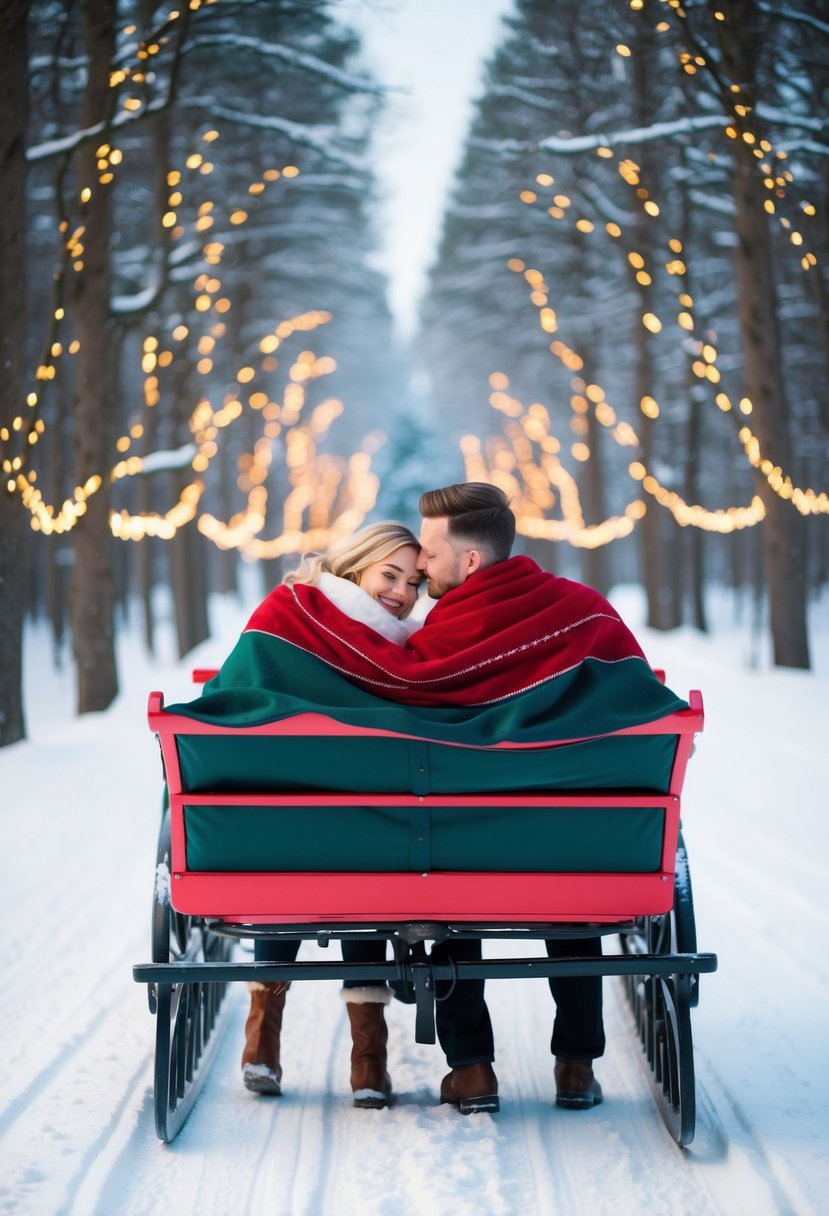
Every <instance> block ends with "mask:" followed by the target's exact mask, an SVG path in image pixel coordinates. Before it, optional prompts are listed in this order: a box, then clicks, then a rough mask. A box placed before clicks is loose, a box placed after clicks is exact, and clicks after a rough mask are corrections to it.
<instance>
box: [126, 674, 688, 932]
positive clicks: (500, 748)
mask: <svg viewBox="0 0 829 1216" xmlns="http://www.w3.org/2000/svg"><path fill="white" fill-rule="evenodd" d="M149 716H150V725H151V728H152V729H153V730H154V731H156V733H157V734H158V737H159V740H160V743H161V749H162V755H163V760H164V768H165V776H166V780H167V785H168V793H169V801H170V809H171V826H172V869H173V878H174V882H173V900H174V904H175V906H177V907H181V909H182V910H186V911H198V912H200V913H201V914H208V913H210V914H215V915H231V913H230V912H229V911H228V909H227V906H226V905H223V906H222V907H223V910H221V911H219V910H217V909H216V908H215V907H213V909H212V912H211V910H210V909H209V908H207V907H206V906H202V907H196V906H193V904H192V903H191V902H190V894H191V893H192V896H193V898H194V899H195V900H196V901H197V902H198V900H199V899H201V898H209V899H210V900H213V899H214V898H222V899H224V898H225V897H226V896H227V897H228V898H230V892H231V890H232V892H233V894H232V899H233V900H234V901H236V903H238V901H240V900H242V901H244V902H246V907H247V914H248V915H249V916H251V917H252V918H259V919H262V918H272V919H274V920H284V919H285V915H286V914H287V913H286V909H285V908H284V907H283V906H282V904H281V903H280V900H281V899H282V896H284V894H285V892H286V891H287V890H288V889H289V888H290V890H291V891H292V892H296V894H292V895H291V896H290V900H289V902H290V903H291V913H290V916H291V918H293V917H295V916H296V915H298V912H297V911H296V909H295V904H296V902H297V899H299V900H300V902H301V901H302V899H303V898H305V899H306V900H307V902H308V905H309V906H308V907H307V909H306V911H305V913H304V914H303V915H302V917H301V919H303V920H308V919H315V918H316V917H317V916H319V917H320V918H323V919H324V918H325V917H332V916H333V917H335V918H336V917H339V916H342V915H356V914H357V913H358V912H360V911H362V912H363V913H364V914H365V915H366V916H368V917H369V918H370V917H371V916H374V915H381V912H380V906H379V905H378V906H377V910H376V911H375V910H374V907H375V905H374V904H373V903H372V900H371V899H368V901H367V902H365V903H364V905H362V904H361V905H360V906H359V907H358V906H357V905H356V904H354V903H353V899H354V892H353V891H351V893H350V894H349V896H348V899H349V900H350V901H352V903H351V904H350V905H349V907H347V908H340V907H337V906H335V905H336V904H337V899H339V898H340V897H337V898H335V899H333V902H332V900H331V899H329V895H331V894H332V893H333V891H334V888H335V887H336V888H338V889H341V890H343V891H345V890H349V891H350V888H351V886H354V887H355V890H356V883H351V882H350V880H357V879H362V880H363V882H364V884H366V889H368V888H370V887H372V885H373V886H375V887H377V888H378V890H379V889H380V888H382V889H383V891H384V892H385V894H383V895H382V897H381V896H378V899H379V900H380V904H382V908H383V913H382V914H383V915H387V916H389V917H390V918H392V919H394V918H395V915H396V913H395V912H394V910H393V908H392V906H391V905H390V903H389V891H390V890H391V886H390V884H391V881H392V879H395V880H396V884H397V888H398V889H400V890H402V889H404V888H407V887H413V889H412V891H411V893H410V895H411V898H416V897H417V890H418V889H420V890H423V889H424V884H423V883H422V881H421V882H420V885H419V888H418V883H414V886H413V883H412V880H413V879H417V880H423V879H424V878H427V879H429V880H432V881H431V883H430V889H431V890H434V889H435V888H436V887H443V888H445V887H446V880H447V879H448V878H449V877H450V876H452V877H453V878H454V879H456V882H455V884H454V885H455V887H456V889H457V890H458V891H461V890H462V889H464V890H472V889H473V887H474V886H475V883H474V882H473V883H472V887H470V880H472V879H474V878H475V876H479V880H478V888H479V889H480V890H482V888H481V885H480V880H481V879H483V877H484V876H491V875H492V874H495V873H497V874H501V875H508V876H510V879H509V883H508V886H511V887H512V888H513V889H514V892H515V893H516V894H517V887H518V886H520V884H521V878H520V876H524V879H525V880H526V882H525V885H526V883H529V884H530V885H532V884H533V883H534V882H536V880H537V879H538V877H539V876H545V877H547V878H549V877H550V876H556V877H557V879H558V882H557V884H556V887H557V889H558V890H559V891H563V890H564V888H567V887H569V888H573V880H574V879H578V878H579V877H581V878H582V879H584V878H585V877H587V876H596V877H598V876H606V877H607V879H608V880H609V879H611V878H613V877H614V876H615V877H616V878H619V879H621V880H622V884H623V885H625V879H632V878H636V877H642V878H643V879H645V880H646V881H647V882H649V885H650V887H652V888H653V890H654V892H659V897H660V899H661V901H662V902H663V903H664V902H665V899H666V898H667V895H666V892H665V889H664V888H665V885H666V880H667V878H668V877H669V876H670V877H672V875H673V864H674V855H675V851H676V839H677V833H678V825H679V808H680V795H681V789H682V783H683V780H684V776H685V769H686V765H687V761H688V757H689V754H690V750H691V745H692V742H693V737H694V734H695V732H696V731H698V730H701V728H702V721H703V712H702V699H701V697H700V695H699V694H698V693H692V694H691V700H690V709H688V710H681V711H679V712H676V713H673V714H670V715H668V716H667V717H665V718H662V719H660V720H658V721H657V722H652V723H648V724H646V725H643V726H636V727H631V728H626V729H624V730H620V731H618V732H614V733H613V734H609V735H604V736H601V737H598V738H585V739H576V740H568V741H565V742H556V743H549V744H533V745H530V746H526V745H524V746H521V745H516V744H499V745H497V746H492V747H467V746H461V745H458V744H448V743H443V742H438V741H433V740H428V739H422V738H413V737H409V736H405V735H400V734H396V733H394V732H391V731H384V730H381V729H365V728H357V727H352V726H346V725H344V724H342V723H338V722H336V721H334V720H333V719H330V718H327V717H324V716H322V715H319V714H300V715H297V716H295V717H293V718H288V719H285V720H283V721H281V722H273V723H268V724H266V725H263V726H253V727H246V728H239V727H234V728H229V727H222V726H216V725H211V724H207V723H204V722H198V721H194V720H193V719H190V718H185V717H183V716H181V715H175V714H169V713H166V712H165V711H164V709H163V700H162V698H161V694H159V693H154V694H152V696H151V699H150V715H149ZM277 876H279V877H280V878H281V884H280V883H277V882H276V879H277ZM301 876H305V878H306V883H305V892H306V894H305V895H304V896H302V895H301V894H299V891H300V888H299V887H298V886H297V880H299V878H300V877H301ZM308 876H313V881H312V882H311V884H310V886H309V883H308V881H307V879H308ZM265 880H270V882H267V881H265ZM490 885H491V880H490ZM542 885H543V884H542ZM587 885H588V886H589V885H590V884H589V883H588V884H587ZM605 885H606V886H608V889H610V887H611V886H612V885H613V884H612V883H606V884H605ZM627 885H628V886H630V883H629V882H628V883H627ZM547 886H548V897H545V899H546V903H545V916H547V913H546V908H547V906H548V905H549V884H547ZM582 886H585V884H584V882H582ZM222 889H224V891H225V895H222V896H219V894H218V893H219V892H220V891H221V890H222ZM447 889H448V888H447ZM573 889H575V888H573ZM585 889H586V888H585ZM280 890H281V891H282V896H280V895H279V894H278V892H279V891H280ZM185 891H186V892H187V894H186V895H185ZM254 891H255V892H256V897H255V898H254V897H253V896H254ZM326 891H327V892H328V895H326V894H325V893H326ZM199 892H201V894H199ZM268 892H270V894H268ZM424 894H425V891H424ZM407 898H409V897H407ZM465 898H466V897H465V896H464V899H462V900H461V904H464V901H465ZM475 898H476V899H477V900H478V903H477V904H476V905H475V907H476V908H477V907H478V905H479V904H480V899H478V897H477V896H476V897H475ZM321 899H322V904H323V905H326V907H325V908H323V909H322V910H321V907H320V900H321ZM430 900H431V895H430V897H429V900H427V901H426V904H427V905H428V906H426V905H424V907H423V909H422V911H420V912H418V911H416V910H414V911H412V912H407V914H406V915H407V916H408V915H414V916H419V915H424V916H425V915H430V916H431V915H434V909H433V905H432V904H431V903H430V902H429V901H430ZM263 901H264V902H263ZM268 901H270V902H268ZM326 901H327V903H326ZM358 902H359V901H358ZM404 902H405V901H404ZM410 902H411V901H410V900H409V902H407V903H406V907H407V908H409V907H410ZM484 902H486V901H484ZM490 902H491V901H490ZM577 902H578V901H577ZM651 902H653V900H652V899H651ZM450 903H451V901H450ZM565 903H566V905H567V906H566V908H562V907H560V906H559V907H558V912H557V915H565V914H566V915H568V916H569V915H573V916H576V915H577V912H572V913H571V912H569V911H568V909H569V908H570V906H571V904H572V899H571V898H570V896H568V897H567V900H565ZM266 904H267V906H265V905H266ZM391 904H394V905H395V906H396V904H395V901H394V900H392V901H391ZM234 906H235V905H234ZM411 906H412V907H414V905H411ZM453 906H454V905H453ZM575 906H576V905H573V907H575ZM594 911H595V909H594ZM643 911H644V909H643ZM447 912H448V913H449V912H452V908H451V907H449V906H448V905H447ZM467 912H468V916H467ZM525 913H526V909H525ZM237 914H238V915H241V914H242V912H241V911H240V910H239V909H236V910H235V911H234V912H233V913H232V915H234V916H235V915H237ZM452 914H453V915H456V916H458V917H460V918H464V917H466V918H469V916H471V915H472V914H473V909H466V908H465V906H464V907H460V908H455V910H454V912H453V913H452ZM600 914H601V913H600V912H598V913H596V916H599V915H600ZM614 915H615V914H614ZM625 915H627V913H626V914H625ZM525 918H527V919H533V916H532V915H530V914H527V915H526V916H525ZM538 918H539V917H538V915H536V916H535V919H538Z"/></svg>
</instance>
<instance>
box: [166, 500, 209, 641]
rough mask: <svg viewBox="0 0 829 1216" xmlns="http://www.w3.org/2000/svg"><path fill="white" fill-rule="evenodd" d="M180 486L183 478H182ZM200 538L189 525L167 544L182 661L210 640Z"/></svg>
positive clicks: (203, 555) (203, 551) (203, 552)
mask: <svg viewBox="0 0 829 1216" xmlns="http://www.w3.org/2000/svg"><path fill="white" fill-rule="evenodd" d="M181 480H182V484H183V481H184V478H183V477H182V479H181ZM205 544H206V542H205V540H204V537H203V536H202V535H201V534H200V533H199V532H197V531H196V528H195V527H194V526H192V525H190V526H188V527H185V528H179V530H178V532H177V533H176V534H175V536H174V537H173V539H172V540H171V541H170V550H171V554H170V557H171V574H172V585H173V600H174V603H175V618H176V636H177V639H178V656H179V658H180V659H183V658H184V656H185V655H186V654H189V653H190V651H191V650H193V649H194V648H195V647H196V646H198V645H200V644H201V643H202V642H204V641H206V640H207V639H208V638H209V637H210V626H209V622H208V619H207V575H206V570H207V554H206V552H205Z"/></svg>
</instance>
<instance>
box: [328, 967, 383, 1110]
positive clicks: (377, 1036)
mask: <svg viewBox="0 0 829 1216" xmlns="http://www.w3.org/2000/svg"><path fill="white" fill-rule="evenodd" d="M340 996H341V997H342V998H343V1000H344V1001H345V1007H346V1009H347V1010H348V1020H349V1022H350V1023H351V1043H352V1046H351V1089H352V1092H353V1094H354V1105H355V1106H358V1107H361V1108H362V1109H364V1110H365V1109H370V1110H381V1109H382V1108H383V1107H384V1106H388V1104H389V1102H390V1101H391V1078H390V1077H389V1074H388V1072H387V1071H386V1042H387V1041H388V1037H389V1032H388V1028H387V1026H386V1019H385V1016H384V1013H383V1010H384V1007H385V1006H386V1005H388V1003H389V1001H390V1000H391V990H390V989H389V988H386V987H385V985H373V986H368V985H367V986H366V987H364V988H343V989H341V990H340Z"/></svg>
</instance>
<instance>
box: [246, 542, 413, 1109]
mask: <svg viewBox="0 0 829 1216" xmlns="http://www.w3.org/2000/svg"><path fill="white" fill-rule="evenodd" d="M419 552H420V547H419V544H418V541H417V538H416V537H415V536H414V534H413V533H412V532H410V531H409V529H408V528H406V527H404V526H403V525H402V524H398V523H393V522H386V523H379V524H373V525H371V526H370V527H368V528H364V529H362V531H360V532H358V533H357V534H356V535H355V536H353V537H349V538H347V539H345V540H341V541H338V542H336V543H335V544H333V545H332V546H331V547H330V548H329V549H328V550H326V552H325V553H310V554H306V555H305V556H304V557H303V559H302V562H301V563H300V565H299V567H298V568H297V569H296V570H294V571H292V572H291V573H289V574H286V575H285V577H284V579H283V580H282V582H283V584H284V585H287V586H292V585H295V584H297V583H310V584H313V585H314V586H315V587H317V588H318V589H319V590H320V591H322V592H323V594H324V595H325V596H326V597H327V598H328V599H330V600H331V601H332V603H333V604H334V605H335V606H336V607H337V608H339V609H340V611H341V612H344V613H345V614H346V615H347V616H350V617H352V618H353V619H355V620H358V621H362V622H363V624H365V625H368V626H369V627H370V628H371V629H374V630H375V631H376V632H377V633H380V634H382V635H383V637H385V638H387V639H388V640H389V641H392V642H397V643H398V644H399V645H401V646H402V645H403V644H404V643H405V641H406V639H407V638H408V637H409V635H410V634H411V633H412V632H413V631H414V630H415V629H417V628H419V626H420V624H421V623H422V622H421V621H411V620H409V619H408V618H409V614H410V613H411V611H412V608H413V607H414V605H415V601H416V600H417V597H418V588H419V586H420V584H421V582H422V581H423V575H422V574H421V573H420V572H419V571H418V569H417V559H418V555H419ZM298 950H299V941H297V940H293V941H291V940H286V941H273V940H270V941H269V940H266V939H263V940H261V941H260V940H257V941H256V942H255V945H254V952H255V953H254V957H255V958H256V959H257V961H261V962H293V961H294V960H295V959H296V956H297V953H298ZM342 951H343V958H344V959H345V961H346V962H352V963H364V962H382V961H383V960H384V959H385V957H386V943H385V942H384V941H365V942H359V941H348V940H346V941H343V943H342ZM289 987H290V985H289V984H287V983H282V984H261V983H256V982H254V983H253V984H251V985H250V989H251V994H250V996H251V1005H250V1012H249V1014H248V1018H247V1023H246V1025H245V1040H246V1041H245V1049H244V1052H243V1054H242V1081H243V1083H244V1085H245V1086H246V1088H247V1089H250V1090H253V1091H254V1092H256V1093H269V1094H278V1093H280V1092H281V1090H280V1081H281V1078H282V1068H281V1066H280V1063H279V1039H280V1033H281V1029H282V1013H283V1010H284V1008H285V994H286V992H287V990H288V988H289ZM341 996H342V998H343V1000H344V1001H345V1004H346V1009H347V1011H348V1018H349V1022H350V1024H351V1038H352V1049H351V1089H352V1092H353V1094H354V1105H355V1106H359V1107H374V1108H379V1107H384V1106H386V1105H388V1102H389V1098H390V1095H391V1080H390V1078H389V1075H388V1072H387V1070H386V1041H387V1038H388V1030H387V1028H386V1021H385V1017H384V1007H385V1006H386V1005H387V1004H388V1002H389V1000H390V999H391V991H390V989H389V988H388V987H387V985H386V984H371V985H369V984H363V983H362V982H361V981H359V980H346V981H345V983H344V985H343V988H342V991H341Z"/></svg>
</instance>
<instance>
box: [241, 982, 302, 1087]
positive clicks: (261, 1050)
mask: <svg viewBox="0 0 829 1216" xmlns="http://www.w3.org/2000/svg"><path fill="white" fill-rule="evenodd" d="M290 986H291V985H290V984H260V983H258V982H254V983H252V984H250V985H249V987H250V1013H249V1014H248V1020H247V1022H246V1023H245V1050H244V1051H243V1052H242V1084H243V1085H244V1086H245V1089H250V1090H252V1091H253V1093H256V1094H280V1093H282V1090H281V1089H280V1085H279V1083H280V1081H281V1080H282V1067H281V1065H280V1063H279V1036H280V1034H281V1032H282V1011H283V1010H284V1008H285V993H286V992H287V991H288V989H289V988H290Z"/></svg>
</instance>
